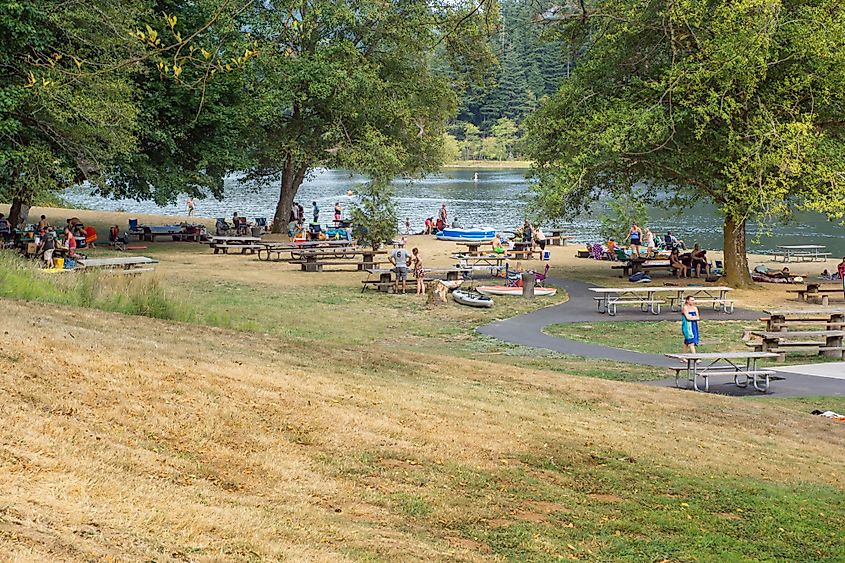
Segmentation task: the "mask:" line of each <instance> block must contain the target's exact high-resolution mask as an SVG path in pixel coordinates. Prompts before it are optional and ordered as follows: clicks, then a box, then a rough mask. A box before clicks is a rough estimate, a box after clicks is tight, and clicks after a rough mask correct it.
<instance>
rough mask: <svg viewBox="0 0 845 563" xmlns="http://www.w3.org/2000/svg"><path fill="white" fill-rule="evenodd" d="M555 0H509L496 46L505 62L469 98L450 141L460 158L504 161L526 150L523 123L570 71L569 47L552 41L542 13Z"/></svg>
mask: <svg viewBox="0 0 845 563" xmlns="http://www.w3.org/2000/svg"><path fill="white" fill-rule="evenodd" d="M550 5H551V3H549V2H544V3H540V2H537V1H536V0H503V1H502V2H501V22H500V24H499V33H498V34H497V35H496V37H494V38H493V39H492V40H491V41H492V48H493V50H494V52H495V53H496V56H497V57H498V59H499V66H498V67H497V68H496V70H495V72H494V73H493V76H491V77H490V79H489V80H488V82H487V83H486V84H485V85H483V86H473V87H470V88H469V90H468V91H467V92H466V94H465V95H464V96H463V98H462V100H461V104H460V108H459V110H458V114H457V118H456V120H455V122H454V123H453V125H452V127H451V128H450V133H451V135H452V136H453V137H454V139H447V143H448V144H450V145H451V147H450V148H451V152H452V154H454V155H455V158H459V159H465V160H468V159H483V160H504V159H512V158H517V157H519V156H520V154H521V150H520V142H519V140H520V139H521V137H522V121H523V119H524V118H525V117H526V116H527V115H528V114H529V113H531V112H532V111H534V110H535V109H537V107H538V104H539V101H540V99H541V98H542V97H543V96H547V95H550V94H552V93H554V92H555V91H556V90H557V88H558V85H559V84H560V81H561V80H562V79H564V78H566V76H568V74H569V70H570V67H571V65H572V62H571V57H570V56H569V53H568V50H567V48H566V46H565V45H562V44H561V43H559V42H557V41H554V40H552V39H551V38H549V39H547V38H546V37H545V36H546V35H547V30H546V29H545V25H544V24H543V23H540V22H538V21H537V16H538V15H539V14H540V13H541V12H542V11H543V10H544V9H546V8H547V7H548V6H550Z"/></svg>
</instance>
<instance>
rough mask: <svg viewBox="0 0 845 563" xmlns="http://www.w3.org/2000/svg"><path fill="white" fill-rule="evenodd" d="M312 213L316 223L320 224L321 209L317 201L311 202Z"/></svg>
mask: <svg viewBox="0 0 845 563" xmlns="http://www.w3.org/2000/svg"><path fill="white" fill-rule="evenodd" d="M311 211H312V213H313V214H314V222H315V223H319V222H320V208H319V207H317V202H316V201H312V202H311Z"/></svg>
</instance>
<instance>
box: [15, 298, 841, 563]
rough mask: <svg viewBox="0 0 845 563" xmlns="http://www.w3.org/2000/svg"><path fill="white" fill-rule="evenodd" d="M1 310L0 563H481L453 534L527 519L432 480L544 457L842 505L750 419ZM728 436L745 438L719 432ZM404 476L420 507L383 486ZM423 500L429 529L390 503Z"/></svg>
mask: <svg viewBox="0 0 845 563" xmlns="http://www.w3.org/2000/svg"><path fill="white" fill-rule="evenodd" d="M2 305H3V309H4V315H3V316H2V317H0V332H2V334H3V340H2V343H0V417H2V420H3V425H2V427H0V554H3V556H4V557H8V558H11V559H22V560H44V559H54V560H80V559H100V558H104V557H109V556H113V557H117V558H120V559H151V558H155V559H157V560H164V559H255V558H291V559H309V560H316V559H319V560H345V559H357V558H360V557H363V556H366V555H368V554H371V555H374V556H377V557H381V558H386V559H404V560H408V559H432V560H447V559H448V560H452V559H463V560H473V559H483V558H486V557H488V556H490V555H489V553H487V552H486V547H485V546H483V545H480V544H478V542H475V541H474V540H473V539H471V538H467V537H462V536H461V535H460V534H457V533H456V532H455V531H454V529H453V526H452V524H454V522H457V521H463V520H467V519H469V520H472V519H495V518H497V517H502V516H507V515H508V514H511V519H512V518H514V517H518V515H519V514H522V513H525V514H541V515H542V514H543V513H545V512H544V510H541V509H540V508H537V507H536V506H533V505H532V506H524V505H522V506H517V505H513V504H510V505H509V504H507V503H508V500H507V499H506V498H504V497H503V498H502V499H501V500H498V501H497V502H498V503H501V508H502V511H503V514H491V513H489V510H490V507H489V505H485V506H481V505H474V504H473V503H468V502H466V499H465V498H464V497H462V496H461V495H459V494H455V493H456V491H454V490H450V488H449V487H448V486H447V485H448V481H447V480H446V478H445V476H444V472H445V471H446V470H445V469H443V471H442V472H441V470H440V468H444V467H445V466H455V465H458V466H462V467H467V468H477V469H478V470H481V471H495V470H496V469H497V468H501V467H503V466H504V465H506V466H508V467H513V466H516V465H519V463H520V462H519V459H520V457H521V456H523V455H525V454H542V453H543V452H549V455H550V456H556V457H561V456H563V457H571V458H572V459H577V458H583V457H587V456H590V455H592V454H593V453H595V452H599V453H601V452H625V453H626V454H627V455H629V456H632V457H635V458H637V459H638V461H639V462H640V463H651V464H653V466H654V467H655V468H660V467H663V468H671V469H677V470H680V471H684V472H687V473H694V474H698V475H701V477H702V478H703V479H706V478H711V477H713V476H719V477H721V476H728V477H730V476H739V477H755V478H758V479H762V480H775V481H781V482H787V483H798V482H815V483H824V484H830V485H833V486H835V487H838V488H841V487H843V486H845V454H843V452H845V432H843V431H839V430H840V429H838V428H834V429H832V428H831V425H830V423H829V422H827V421H823V420H816V419H814V417H811V416H809V415H801V414H798V413H795V412H792V411H787V410H785V409H781V408H779V407H776V406H773V405H770V404H767V403H765V402H756V401H754V402H749V401H737V400H735V399H730V398H723V397H717V396H705V395H701V394H691V393H684V392H677V391H672V390H667V389H657V388H650V387H645V386H641V385H629V384H619V383H610V382H604V381H597V380H592V379H582V378H568V377H561V376H560V375H557V374H550V373H545V372H537V371H513V372H510V373H504V374H503V373H502V367H501V366H497V365H494V364H489V363H486V362H481V361H470V360H459V359H445V360H444V359H443V358H436V357H432V356H428V355H421V354H406V355H401V356H399V355H398V354H397V353H396V352H395V351H385V350H382V349H380V348H378V347H377V346H371V347H355V348H352V347H350V348H346V349H335V348H331V347H329V346H326V345H325V344H323V343H310V342H305V341H282V340H279V339H276V338H273V337H269V336H265V335H256V334H245V333H236V332H227V331H223V330H217V329H211V328H204V327H196V326H187V325H179V324H174V323H166V322H160V321H155V320H151V319H145V318H137V317H126V316H122V315H116V314H107V313H101V312H95V311H89V310H76V309H69V308H56V307H50V306H42V305H33V304H25V303H16V302H7V301H4V302H3V303H2ZM749 421H753V426H754V432H752V433H746V432H737V429H738V428H742V427H744V426H747V425H748V423H749ZM363 458H367V459H368V460H370V461H368V462H367V463H366V464H365V463H364V462H362V459H363ZM419 466H424V467H426V468H427V471H428V472H429V473H427V479H428V483H427V485H426V486H425V487H424V488H420V487H415V486H413V485H410V484H409V483H408V480H407V479H403V478H402V475H403V474H404V475H405V476H407V475H408V474H409V473H412V472H413V471H414V470H415V468H417V467H419ZM539 477H540V478H544V477H543V476H542V475H540V476H539ZM548 478H549V479H553V477H548ZM422 490H424V491H425V494H426V495H427V497H426V498H427V499H428V502H429V504H431V505H432V506H433V507H434V510H435V511H436V514H437V521H438V522H439V523H440V525H438V526H431V527H421V526H420V525H419V524H415V523H414V521H413V519H410V520H409V519H408V517H407V515H406V514H405V513H403V512H402V511H401V510H398V509H397V508H396V507H395V506H394V505H393V504H392V503H391V502H390V499H391V498H393V495H398V494H408V495H413V494H419V493H420V491H422ZM595 492H596V494H598V495H599V496H597V497H596V499H595V501H596V502H608V501H607V499H606V498H605V497H603V496H601V493H603V492H604V493H608V492H611V491H595ZM497 506H498V505H497ZM538 506H539V505H538ZM547 511H548V510H546V512H547ZM513 514H516V516H513ZM493 525H498V524H496V523H495V522H491V526H493Z"/></svg>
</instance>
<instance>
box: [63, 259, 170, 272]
mask: <svg viewBox="0 0 845 563" xmlns="http://www.w3.org/2000/svg"><path fill="white" fill-rule="evenodd" d="M77 262H78V264H79V266H80V267H81V268H84V269H87V268H111V269H120V270H126V271H131V272H140V271H145V272H146V271H151V270H152V268H151V267H150V266H151V265H152V264H158V260H153V259H152V258H148V257H146V256H125V257H119V258H80V259H79V260H78V261H77Z"/></svg>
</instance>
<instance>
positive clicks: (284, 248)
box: [257, 239, 357, 261]
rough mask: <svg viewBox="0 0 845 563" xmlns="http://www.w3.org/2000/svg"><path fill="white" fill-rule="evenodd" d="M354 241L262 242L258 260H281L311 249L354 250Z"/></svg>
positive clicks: (259, 244)
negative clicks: (285, 255)
mask: <svg viewBox="0 0 845 563" xmlns="http://www.w3.org/2000/svg"><path fill="white" fill-rule="evenodd" d="M356 244H357V243H356V241H354V240H339V239H338V240H311V241H291V242H262V243H258V244H257V246H258V249H257V250H258V259H259V260H270V259H271V257H272V256H273V255H275V256H276V257H275V259H274V260H277V261H278V260H282V254H284V253H288V252H296V251H297V250H303V249H312V248H356Z"/></svg>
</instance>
